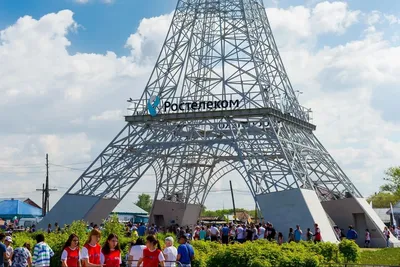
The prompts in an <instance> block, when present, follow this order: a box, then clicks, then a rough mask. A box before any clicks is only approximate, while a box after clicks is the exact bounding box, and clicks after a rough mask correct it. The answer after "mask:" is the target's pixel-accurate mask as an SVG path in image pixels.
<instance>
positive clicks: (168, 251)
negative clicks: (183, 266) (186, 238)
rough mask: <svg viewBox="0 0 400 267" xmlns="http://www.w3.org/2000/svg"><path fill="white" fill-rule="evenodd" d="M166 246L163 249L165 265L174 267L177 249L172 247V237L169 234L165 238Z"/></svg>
mask: <svg viewBox="0 0 400 267" xmlns="http://www.w3.org/2000/svg"><path fill="white" fill-rule="evenodd" d="M165 245H166V248H165V249H164V251H163V253H164V257H165V267H175V266H176V264H175V262H176V257H177V256H178V250H177V249H176V247H174V239H173V238H172V237H171V236H169V237H167V238H165Z"/></svg>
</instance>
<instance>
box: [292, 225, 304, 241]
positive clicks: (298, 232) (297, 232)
mask: <svg viewBox="0 0 400 267" xmlns="http://www.w3.org/2000/svg"><path fill="white" fill-rule="evenodd" d="M302 234H303V231H301V229H300V225H296V230H294V241H295V242H300V240H301V236H302Z"/></svg>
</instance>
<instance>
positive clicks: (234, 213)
mask: <svg viewBox="0 0 400 267" xmlns="http://www.w3.org/2000/svg"><path fill="white" fill-rule="evenodd" d="M229 186H230V187H231V196H232V204H233V220H234V221H235V222H236V207H235V198H234V197H233V189H232V181H229Z"/></svg>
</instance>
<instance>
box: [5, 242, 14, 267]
mask: <svg viewBox="0 0 400 267" xmlns="http://www.w3.org/2000/svg"><path fill="white" fill-rule="evenodd" d="M12 242H13V241H12V238H11V236H6V238H5V239H4V245H5V246H6V253H7V258H8V259H7V260H5V261H4V267H10V266H11V264H12V256H13V254H14V249H13V247H12V246H11V244H12Z"/></svg>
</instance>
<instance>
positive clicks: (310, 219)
mask: <svg viewBox="0 0 400 267" xmlns="http://www.w3.org/2000/svg"><path fill="white" fill-rule="evenodd" d="M256 199H257V201H258V205H259V206H260V209H261V212H262V214H263V216H264V220H265V221H270V222H271V223H272V224H273V225H275V227H276V228H275V229H276V230H277V232H281V233H282V234H283V238H284V240H285V241H287V238H288V234H289V228H293V229H295V227H296V225H297V224H298V225H300V227H301V229H302V230H303V236H302V237H303V240H306V230H307V228H310V229H311V231H312V232H314V224H315V223H317V224H318V227H319V228H320V230H321V235H322V239H323V241H324V242H333V243H336V242H338V240H337V239H336V236H335V233H334V231H333V228H332V225H331V223H330V221H329V218H328V216H327V215H326V212H325V211H324V208H323V207H322V205H321V202H320V201H319V199H318V196H317V194H316V193H315V191H313V190H307V189H291V190H286V191H280V192H273V193H268V194H261V195H257V196H256Z"/></svg>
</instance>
